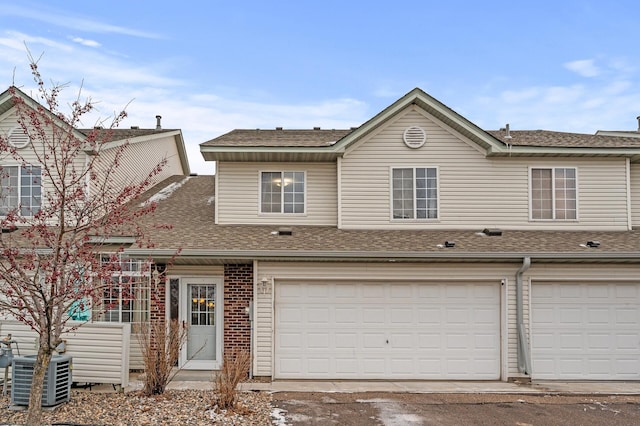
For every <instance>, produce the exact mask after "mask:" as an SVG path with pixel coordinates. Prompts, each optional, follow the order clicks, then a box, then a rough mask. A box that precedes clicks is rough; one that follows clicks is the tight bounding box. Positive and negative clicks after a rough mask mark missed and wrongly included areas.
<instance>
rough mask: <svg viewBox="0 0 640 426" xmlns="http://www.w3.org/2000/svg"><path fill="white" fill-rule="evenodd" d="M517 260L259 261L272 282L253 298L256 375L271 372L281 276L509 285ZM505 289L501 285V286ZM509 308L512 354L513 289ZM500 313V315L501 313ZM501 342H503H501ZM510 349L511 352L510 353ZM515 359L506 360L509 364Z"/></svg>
mask: <svg viewBox="0 0 640 426" xmlns="http://www.w3.org/2000/svg"><path fill="white" fill-rule="evenodd" d="M519 267H520V265H519V264H502V263H491V264H489V265H480V264H464V263H461V264H411V263H406V264H405V263H403V264H369V263H303V262H295V263H294V262H291V263H278V262H259V263H258V267H257V271H256V272H255V274H256V276H258V277H270V278H271V277H272V278H273V279H274V280H275V285H274V288H273V290H272V291H271V293H266V294H263V293H260V292H258V294H256V295H255V298H256V308H257V309H256V324H255V333H256V335H255V356H256V369H255V372H254V374H255V375H256V376H272V364H273V333H274V325H273V324H274V323H273V300H274V294H275V291H277V283H278V282H279V281H284V280H289V281H290V280H306V281H313V280H322V281H323V282H325V281H350V280H352V281H366V280H369V281H389V282H398V281H425V280H428V281H441V282H446V281H451V282H454V281H456V282H460V281H472V282H473V281H497V282H500V281H501V280H504V281H505V285H507V286H508V285H510V283H511V282H512V281H513V279H514V277H515V273H516V271H517V270H518V268H519ZM501 292H504V289H502V290H501ZM506 303H507V304H508V305H509V306H508V310H509V312H511V311H513V313H514V314H513V318H514V319H513V320H510V322H509V323H508V325H507V336H504V335H503V337H502V339H501V341H502V342H505V341H506V340H508V343H507V344H508V346H509V356H510V357H511V356H515V354H516V353H517V352H513V351H512V349H511V345H514V347H515V343H513V342H514V338H515V337H514V336H515V293H514V292H511V291H509V293H508V300H507V302H506ZM501 317H503V315H502V314H501ZM503 344H504V343H503ZM512 353H513V355H511V354H512ZM511 363H514V364H515V361H511V360H509V365H510V364H511Z"/></svg>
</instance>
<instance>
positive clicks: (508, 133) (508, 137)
mask: <svg viewBox="0 0 640 426" xmlns="http://www.w3.org/2000/svg"><path fill="white" fill-rule="evenodd" d="M504 129H505V131H506V132H507V134H506V136H505V138H506V139H511V132H510V131H509V123H507V125H506V126H505V128H504Z"/></svg>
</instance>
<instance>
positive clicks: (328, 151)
mask: <svg viewBox="0 0 640 426" xmlns="http://www.w3.org/2000/svg"><path fill="white" fill-rule="evenodd" d="M200 152H201V153H202V156H203V157H204V159H205V161H238V162H254V161H269V162H280V161H283V162H285V161H286V162H317V163H320V162H321V163H325V162H333V161H336V159H337V158H338V157H340V156H342V152H341V151H337V150H335V149H334V147H333V146H329V147H317V148H316V147H314V148H305V147H302V148H301V147H277V148H272V147H237V146H221V147H217V146H216V147H214V146H201V147H200Z"/></svg>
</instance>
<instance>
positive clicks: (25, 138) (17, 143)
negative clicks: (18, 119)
mask: <svg viewBox="0 0 640 426" xmlns="http://www.w3.org/2000/svg"><path fill="white" fill-rule="evenodd" d="M7 139H8V140H9V143H10V144H11V145H13V146H14V147H15V148H24V147H25V146H27V145H29V142H30V140H29V135H27V134H26V133H25V132H24V131H23V130H22V128H21V127H18V126H16V127H14V128H13V129H11V130H9V135H8V137H7Z"/></svg>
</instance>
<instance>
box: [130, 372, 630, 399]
mask: <svg viewBox="0 0 640 426" xmlns="http://www.w3.org/2000/svg"><path fill="white" fill-rule="evenodd" d="M185 379H187V380H185ZM239 388H240V390H242V391H264V392H327V393H356V392H391V393H494V394H561V395H582V394H585V395H597V394H599V395H640V382H556V381H551V382H534V383H526V384H524V383H507V382H491V381H487V382H474V381H459V382H445V381H397V382H392V381H313V380H309V381H306V380H277V381H274V382H247V383H240V385H239ZM139 389H142V382H141V381H139V380H137V379H136V378H134V377H132V378H131V380H130V382H129V386H127V388H126V389H125V391H126V392H130V391H135V390H139ZM167 389H176V390H185V389H200V390H210V389H211V390H212V389H213V381H212V378H211V377H210V376H207V377H205V376H199V377H198V379H197V380H193V379H192V380H189V378H186V377H176V380H173V381H172V382H171V383H169V385H168V386H167Z"/></svg>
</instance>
